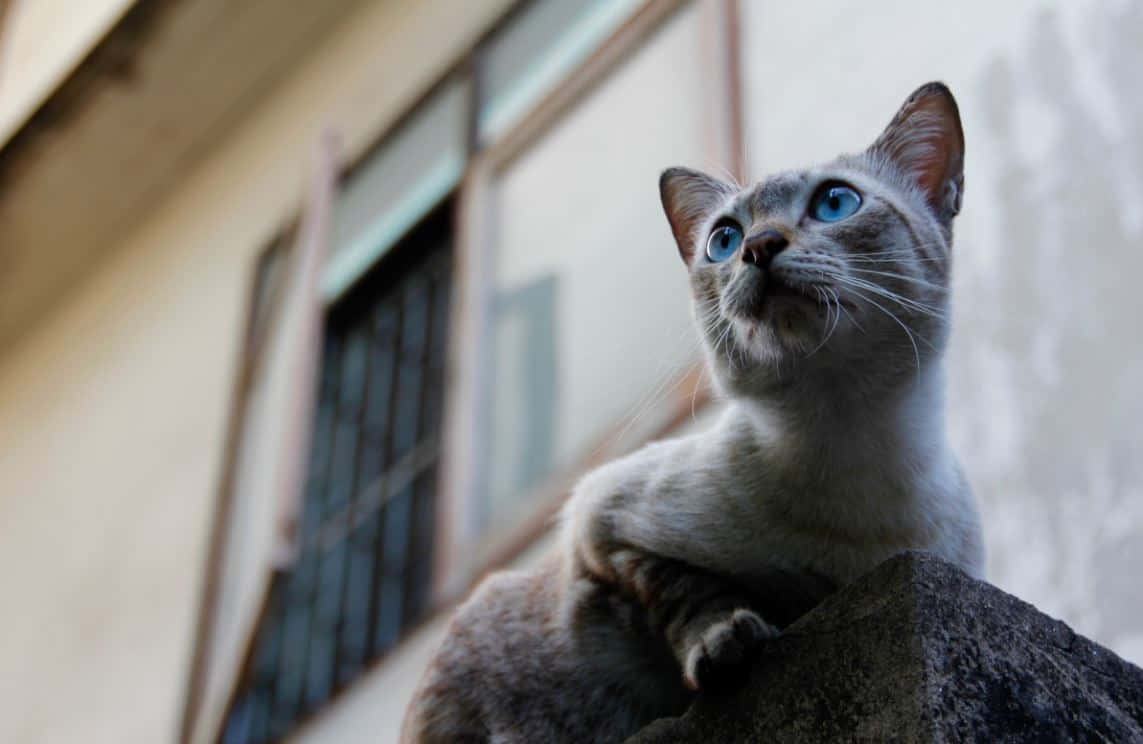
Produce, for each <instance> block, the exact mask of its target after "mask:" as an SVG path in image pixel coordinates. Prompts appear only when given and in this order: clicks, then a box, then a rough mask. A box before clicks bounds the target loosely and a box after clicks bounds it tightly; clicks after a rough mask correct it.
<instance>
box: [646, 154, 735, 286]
mask: <svg viewBox="0 0 1143 744" xmlns="http://www.w3.org/2000/svg"><path fill="white" fill-rule="evenodd" d="M733 193H734V189H733V188H732V187H731V186H730V185H728V184H725V183H723V182H722V181H719V180H718V179H716V178H711V177H710V176H708V175H706V174H705V173H699V172H698V171H693V170H691V169H689V168H668V169H667V170H665V171H663V175H661V176H659V198H660V199H662V201H663V211H664V212H666V213H667V221H668V222H670V223H671V232H673V233H674V234H675V242H676V243H677V244H678V246H679V255H681V256H682V257H683V261H684V262H686V263H687V264H688V265H689V264H690V262H691V257H692V256H693V255H694V252H695V245H696V244H697V242H698V241H699V239H700V238H701V236H699V235H696V234H695V231H696V230H698V229H699V226H700V225H702V223H703V222H704V221H705V220H706V219H707V218H708V217H709V216H710V214H711V212H713V211H714V210H716V209H718V208H719V207H721V206H722V205H723V204H724V203H725V202H726V199H727V197H728V196H730V195H731V194H733Z"/></svg>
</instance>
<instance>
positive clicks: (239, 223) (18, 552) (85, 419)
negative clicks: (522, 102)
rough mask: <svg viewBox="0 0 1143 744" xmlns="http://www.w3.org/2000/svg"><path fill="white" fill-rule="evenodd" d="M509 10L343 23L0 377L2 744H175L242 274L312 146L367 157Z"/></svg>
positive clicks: (395, 8) (491, 4)
mask: <svg viewBox="0 0 1143 744" xmlns="http://www.w3.org/2000/svg"><path fill="white" fill-rule="evenodd" d="M506 5H507V2H506V1H505V0H489V1H488V2H468V3H464V4H458V5H455V6H453V7H444V6H442V5H441V4H436V5H430V4H423V3H418V2H416V0H396V1H394V0H389V1H386V2H381V1H380V0H379V1H378V2H375V3H371V4H368V5H366V6H365V7H364V8H363V9H362V10H361V12H360V13H359V14H358V15H356V16H355V17H351V18H347V19H345V22H344V24H343V26H342V27H341V29H340V30H339V31H337V32H336V33H335V34H334V35H333V36H332V37H331V38H330V39H328V40H327V41H326V42H325V43H324V44H323V45H322V46H321V47H319V48H318V49H316V50H315V51H314V53H313V56H312V58H311V59H309V60H308V61H307V62H306V63H305V64H304V66H303V67H302V68H301V69H300V70H299V72H298V73H297V74H296V75H295V76H294V77H293V79H291V80H290V81H289V82H288V83H287V84H285V85H284V86H283V88H282V89H281V90H280V91H279V92H278V93H277V94H276V95H275V96H273V97H272V98H271V99H270V100H268V101H267V102H266V103H264V104H263V105H262V106H261V108H260V109H259V110H258V111H256V112H252V114H251V116H250V118H249V119H248V120H247V121H246V122H245V124H244V125H243V126H242V127H241V129H240V131H238V132H237V134H236V135H235V136H233V137H232V138H231V139H230V140H229V141H227V142H225V143H220V148H219V149H218V150H217V151H216V152H215V153H214V154H213V155H212V156H211V157H210V158H209V160H207V161H205V162H203V163H202V165H201V166H200V167H199V168H198V169H197V170H196V171H195V172H194V173H193V174H190V175H189V176H188V177H187V179H186V181H185V186H184V187H183V189H182V190H181V192H180V193H178V194H177V195H176V196H174V197H173V198H172V199H170V200H169V201H168V202H167V203H165V204H164V205H163V206H162V207H161V208H160V209H158V210H157V211H156V212H155V213H154V214H153V215H152V216H151V218H150V219H149V221H148V222H146V223H145V224H143V225H140V226H138V227H137V228H136V229H134V230H132V231H131V233H130V234H129V235H128V236H127V237H125V239H124V240H123V244H122V246H121V248H120V249H119V250H118V251H117V252H116V253H115V254H114V257H113V258H112V259H110V260H109V261H108V262H107V264H106V265H104V266H103V267H101V269H100V270H99V271H98V272H96V273H95V274H94V275H93V276H92V277H91V278H90V279H89V280H88V281H87V282H86V284H85V285H84V286H83V287H82V288H81V289H80V290H79V291H78V292H76V294H75V295H74V296H73V297H71V298H68V299H67V300H66V301H61V307H60V309H59V310H58V311H57V312H56V313H55V314H54V315H53V316H52V317H50V318H47V319H45V321H44V322H43V324H42V326H41V329H40V330H39V331H38V332H37V333H36V334H35V335H34V336H31V337H29V338H28V339H27V340H26V341H25V342H23V343H22V344H21V345H20V346H18V347H16V348H15V349H13V350H12V351H10V352H8V353H7V354H6V356H5V357H4V358H2V359H0V422H3V423H2V425H0V587H3V594H4V605H5V608H6V611H5V616H4V620H3V622H2V626H0V627H2V631H3V632H0V670H2V671H0V689H2V693H0V699H2V700H3V702H2V703H0V741H5V742H9V741H11V742H21V743H25V742H26V743H28V744H39V743H40V742H61V743H62V742H75V741H84V742H93V743H94V742H111V743H114V744H120V743H121V742H148V743H150V742H162V741H169V740H170V739H171V738H172V736H173V734H174V730H175V726H176V725H177V717H178V713H179V708H180V705H181V702H182V697H181V696H182V685H183V683H184V678H185V672H186V666H185V665H186V664H187V662H188V660H189V655H190V641H191V638H192V630H193V623H194V620H195V617H196V600H197V594H198V591H199V582H200V572H201V569H202V567H203V550H204V548H205V545H206V534H207V528H208V524H209V507H210V505H211V504H212V501H213V497H214V494H215V489H216V486H217V480H218V468H219V463H220V461H221V454H222V453H221V446H222V432H223V430H224V427H225V420H226V415H227V404H228V396H229V393H230V387H231V384H232V375H233V371H234V368H235V363H236V358H237V347H238V337H239V330H240V326H241V323H242V319H243V312H244V307H245V302H246V297H245V293H246V288H247V286H248V280H249V272H250V271H251V270H252V268H253V256H254V253H255V251H256V250H257V249H258V248H259V247H260V246H261V245H262V244H263V243H264V242H265V241H266V240H267V239H268V238H269V237H271V235H272V234H273V232H274V231H275V230H276V229H277V226H278V225H279V224H280V223H281V221H282V220H283V219H284V218H285V217H286V216H287V215H289V214H290V212H291V211H292V210H293V209H294V208H295V206H296V203H297V199H298V194H299V193H300V191H301V189H302V187H303V184H304V173H305V168H306V166H307V159H308V156H309V153H310V150H311V143H312V141H313V137H314V135H315V133H316V132H317V131H318V130H319V128H320V126H322V125H323V124H331V125H334V126H336V127H337V128H338V129H339V130H340V131H341V132H342V134H343V143H344V145H345V149H346V151H347V152H350V153H352V152H354V151H358V150H360V149H361V148H362V147H363V146H364V145H365V144H366V143H367V142H368V141H369V140H370V139H372V138H373V137H374V136H376V134H377V132H379V131H380V130H381V129H382V128H383V127H384V126H385V124H386V123H387V122H390V121H392V120H393V119H394V118H395V117H396V116H397V115H398V114H400V113H401V112H402V111H403V110H404V109H405V108H406V107H407V106H408V105H409V102H410V101H411V100H412V99H413V98H415V97H416V96H417V95H418V94H419V93H420V91H421V90H423V89H424V87H425V86H426V85H427V84H428V83H429V82H431V81H432V80H433V79H434V78H435V77H437V76H438V75H439V74H440V72H441V71H442V70H443V69H444V68H445V67H446V66H447V65H448V64H449V63H450V62H451V61H452V60H453V59H455V57H456V55H457V54H458V53H459V51H462V50H464V49H465V48H466V47H467V45H469V44H470V43H471V41H472V39H473V38H474V36H475V35H476V34H477V33H479V32H480V31H481V30H483V29H484V28H486V27H487V25H488V24H489V23H490V22H491V21H492V20H493V19H494V18H495V17H496V16H497V15H499V13H500V12H502V10H503V9H504V8H505V6H506ZM425 38H433V39H435V40H436V42H435V43H434V44H432V45H425V44H423V43H422V41H423V39H425ZM61 219H66V216H65V215H61Z"/></svg>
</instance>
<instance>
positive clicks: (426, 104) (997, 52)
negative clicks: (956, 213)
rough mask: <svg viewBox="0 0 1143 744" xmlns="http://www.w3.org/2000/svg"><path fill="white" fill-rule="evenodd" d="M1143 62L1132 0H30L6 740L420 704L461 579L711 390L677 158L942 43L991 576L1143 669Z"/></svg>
mask: <svg viewBox="0 0 1143 744" xmlns="http://www.w3.org/2000/svg"><path fill="white" fill-rule="evenodd" d="M1140 69H1143V4H1140V3H1137V2H1131V1H1130V0H1055V1H1049V0H1008V1H1006V2H1003V3H999V2H995V1H994V0H962V1H961V2H959V3H955V4H954V3H944V2H941V3H938V2H912V3H898V2H892V1H891V0H863V2H840V1H838V0H828V1H827V0H820V1H809V0H806V1H803V2H798V3H791V2H785V1H784V0H690V1H689V2H688V1H685V0H595V1H586V0H584V1H582V2H581V1H579V0H575V1H573V0H530V1H527V2H517V1H514V0H242V1H241V2H235V1H234V0H135V1H132V0H8V1H7V3H4V2H0V587H2V594H3V597H4V612H3V619H2V620H0V701H2V702H0V741H4V742H20V743H21V744H38V743H41V742H43V743H47V742H51V743H55V742H77V741H83V742H91V743H96V742H109V743H110V742H114V743H115V744H121V743H123V742H148V743H149V742H176V741H177V742H180V743H187V744H189V743H191V742H194V743H196V744H197V743H200V742H201V743H208V742H210V743H213V742H216V741H220V740H221V741H223V742H226V743H227V744H245V743H247V742H268V741H289V742H298V743H308V742H322V743H323V744H330V743H333V742H360V741H370V742H388V741H395V740H396V736H397V731H398V727H399V724H400V720H401V715H402V711H403V708H404V706H405V703H406V702H407V700H408V696H409V695H410V694H411V692H412V689H413V687H414V685H415V684H416V682H417V678H418V676H419V675H420V672H421V669H422V667H423V664H424V663H425V661H426V659H427V657H428V655H429V654H430V653H431V652H432V651H433V650H434V648H435V646H436V644H437V643H439V640H440V637H441V634H442V632H443V627H444V625H443V624H444V622H445V620H446V618H447V614H448V609H449V607H450V606H452V605H453V604H454V603H455V602H456V601H457V600H458V599H459V598H462V597H463V596H464V594H465V592H466V591H467V590H468V588H470V587H471V585H472V583H473V582H474V581H476V580H478V579H479V577H480V576H481V575H483V574H484V573H485V572H487V571H488V570H490V569H492V568H495V567H501V566H506V565H527V564H528V563H529V562H531V561H533V560H534V559H535V556H536V555H538V554H539V553H540V552H542V551H543V550H545V549H546V547H547V545H548V542H547V541H548V526H549V524H550V519H551V516H552V515H553V513H554V512H555V510H556V509H557V508H558V506H559V504H560V501H561V499H562V498H563V497H564V495H565V494H566V492H567V488H568V486H569V484H570V483H571V482H572V481H573V480H574V479H575V477H576V476H577V475H578V474H580V473H582V472H583V471H584V470H585V469H587V468H590V467H592V466H594V465H596V464H598V463H600V462H603V461H605V460H607V459H609V458H611V457H614V456H616V455H617V454H619V453H622V452H625V451H628V450H630V449H632V448H635V447H637V446H639V445H640V444H642V443H643V442H645V441H647V440H648V439H651V438H655V437H659V436H664V435H667V434H671V433H678V432H681V431H685V430H688V429H690V428H692V427H698V426H702V425H704V424H705V423H706V421H707V420H708V419H709V418H710V417H711V416H712V414H713V412H715V411H716V410H717V408H718V405H719V403H718V401H717V400H712V399H711V396H710V395H709V394H708V391H707V390H706V387H705V385H704V382H705V380H704V378H703V375H702V374H701V371H700V367H699V366H698V364H697V361H698V348H697V343H696V340H695V334H694V332H693V331H692V329H691V326H690V319H689V310H688V303H687V289H686V276H685V270H684V268H683V266H682V264H681V262H680V261H679V258H678V256H677V253H676V249H675V247H674V244H673V242H672V240H671V237H670V232H669V230H668V227H667V223H666V220H665V219H664V218H663V216H662V214H661V210H660V207H659V203H658V193H657V178H658V174H659V172H660V171H661V170H662V169H663V168H664V167H666V166H669V165H677V164H683V165H690V166H693V167H698V168H704V169H708V170H711V171H712V172H718V173H726V174H730V175H734V176H737V177H739V178H741V179H745V180H751V181H754V180H757V179H759V178H761V177H762V176H764V175H765V174H766V173H767V172H770V171H773V170H776V169H781V168H786V167H793V166H801V165H806V164H809V163H813V162H818V161H822V160H825V159H828V158H831V157H833V156H834V155H835V154H837V153H838V152H840V151H856V150H860V149H863V148H864V147H865V146H866V145H867V144H868V143H869V142H871V141H872V139H873V138H874V137H875V136H876V135H877V133H878V132H879V131H880V130H881V128H882V127H883V126H884V124H885V123H886V122H887V121H888V119H889V117H890V116H891V115H892V113H893V112H894V111H895V110H896V109H897V107H898V105H899V104H900V103H901V101H902V100H903V98H904V97H905V96H906V95H907V94H908V93H909V92H910V91H912V90H913V89H914V88H915V87H916V86H917V85H919V84H921V83H923V82H926V81H928V80H930V79H941V80H944V81H946V82H947V83H948V84H949V85H950V86H951V87H952V89H953V91H954V93H955V94H956V95H957V97H958V99H959V101H960V106H961V113H962V116H963V120H964V128H965V132H966V139H967V152H968V156H967V165H966V173H967V179H966V181H967V187H966V188H967V193H966V198H965V202H964V211H963V213H962V215H961V217H960V218H959V221H958V223H957V243H956V249H955V255H956V258H957V268H956V281H955V292H954V300H955V332H954V337H953V342H952V347H951V349H950V351H949V354H948V361H949V367H950V395H949V406H950V417H949V418H950V422H951V426H952V429H953V436H954V439H955V443H956V445H957V447H958V450H959V452H960V454H961V457H962V461H963V463H964V465H965V467H966V469H967V470H968V473H969V475H970V477H971V479H972V481H973V483H974V485H975V487H976V490H977V494H978V498H979V500H980V503H981V509H982V512H983V518H984V525H985V532H986V536H987V542H988V551H989V558H988V572H989V578H990V579H991V580H992V581H993V582H995V583H996V584H998V585H999V586H1000V587H1002V588H1004V589H1006V590H1008V591H1011V592H1013V593H1015V594H1017V595H1019V596H1020V597H1022V598H1024V599H1026V600H1028V601H1030V602H1032V603H1034V604H1035V605H1037V606H1038V607H1039V608H1040V609H1042V610H1043V611H1045V612H1047V613H1049V614H1051V615H1054V616H1057V617H1060V618H1062V619H1063V620H1065V621H1067V622H1068V623H1070V624H1072V625H1073V626H1074V627H1075V628H1076V629H1077V630H1078V631H1079V632H1081V633H1084V634H1086V635H1088V636H1091V637H1093V638H1095V639H1096V640H1098V641H1100V642H1101V643H1104V644H1106V645H1108V646H1110V647H1111V648H1112V649H1113V650H1115V651H1117V652H1118V653H1120V654H1122V655H1123V656H1125V657H1126V658H1128V659H1131V660H1133V661H1135V662H1136V663H1139V662H1141V661H1143V599H1141V597H1140V589H1139V587H1140V580H1139V576H1140V574H1141V573H1143V458H1141V457H1140V456H1139V453H1140V451H1141V449H1143V448H1141V445H1143V423H1141V422H1143V388H1141V387H1140V385H1139V382H1140V380H1141V379H1143V354H1141V343H1140V342H1141V340H1143V339H1141V337H1140V330H1139V327H1138V323H1139V318H1140V310H1141V308H1143V301H1141V300H1140V292H1139V289H1138V286H1139V277H1140V276H1141V275H1143V251H1141V250H1140V238H1141V232H1143V86H1141V85H1140V83H1139V80H1138V71H1139V70H1140ZM860 434H861V433H860V432H854V436H860Z"/></svg>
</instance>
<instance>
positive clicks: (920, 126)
mask: <svg viewBox="0 0 1143 744" xmlns="http://www.w3.org/2000/svg"><path fill="white" fill-rule="evenodd" d="M869 152H870V153H871V154H873V155H874V156H875V157H882V158H885V159H887V160H889V161H890V162H892V163H893V164H894V165H895V166H896V167H897V168H898V169H900V171H901V172H902V173H904V174H905V175H907V176H909V177H910V178H912V179H913V181H914V182H915V183H916V184H917V185H918V186H919V187H920V188H921V190H922V192H923V193H924V195H925V199H926V201H928V203H929V206H930V207H931V208H932V210H933V212H934V213H936V215H937V217H938V218H939V219H940V221H941V223H942V224H943V225H945V226H946V227H948V226H949V225H950V224H951V222H952V219H953V217H955V216H956V215H957V213H958V212H960V205H961V198H962V197H963V195H964V131H963V130H962V129H961V125H960V112H959V111H958V110H957V105H956V99H955V98H953V94H952V92H951V91H949V89H948V88H947V87H945V85H944V84H943V83H928V84H926V85H922V86H921V87H920V88H917V90H915V91H913V94H912V95H910V96H909V97H908V98H907V99H906V100H905V103H904V104H903V105H902V106H901V110H900V111H898V112H897V115H896V116H894V117H893V121H891V122H889V126H887V127H886V128H885V131H884V132H882V133H881V136H880V137H878V138H877V141H876V142H874V143H873V145H872V146H871V147H870V148H869Z"/></svg>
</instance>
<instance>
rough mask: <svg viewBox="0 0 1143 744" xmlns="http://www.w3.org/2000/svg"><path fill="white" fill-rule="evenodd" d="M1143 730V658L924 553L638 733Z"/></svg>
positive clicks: (1070, 736)
mask: <svg viewBox="0 0 1143 744" xmlns="http://www.w3.org/2000/svg"><path fill="white" fill-rule="evenodd" d="M854 740H857V741H863V740H864V741H900V742H945V741H1017V742H1045V741H1082V742H1143V669H1140V668H1139V667H1136V666H1134V665H1132V664H1130V663H1128V662H1126V661H1124V660H1122V659H1120V658H1119V657H1118V656H1116V655H1115V654H1113V653H1112V652H1110V651H1108V650H1107V649H1105V648H1103V647H1102V646H1099V645H1098V644H1096V643H1094V642H1092V641H1090V640H1088V639H1086V638H1084V637H1082V636H1079V635H1076V634H1075V633H1074V632H1073V631H1072V630H1071V629H1070V628H1069V627H1068V626H1067V625H1065V624H1064V623H1062V622H1060V621H1058V620H1054V619H1052V618H1050V617H1048V616H1046V615H1044V614H1042V613H1040V612H1039V611H1037V610H1036V609H1035V608H1034V607H1032V606H1031V605H1029V604H1027V603H1026V602H1023V601H1021V600H1019V599H1017V598H1016V597H1013V596H1012V595H1010V594H1006V593H1005V592H1002V591H1000V590H999V589H997V588H995V587H993V586H991V585H990V584H986V583H983V582H980V581H977V580H975V579H972V578H970V577H969V576H967V575H966V574H965V573H963V572H962V571H960V570H959V569H957V568H955V567H953V566H951V565H949V564H947V563H944V562H942V561H940V560H938V559H936V558H933V557H931V556H927V555H925V554H922V553H906V554H903V555H901V556H898V557H896V558H893V559H892V560H890V561H887V562H886V563H884V564H883V565H882V566H880V567H879V568H877V569H875V570H874V571H872V572H871V573H870V574H869V575H867V576H865V577H864V578H862V579H860V580H858V581H857V582H855V583H854V584H852V585H851V586H849V587H847V588H845V589H843V590H842V591H840V592H838V593H837V594H835V595H834V596H832V597H830V598H829V599H827V600H826V601H825V602H823V603H822V604H821V605H820V606H819V607H818V608H816V609H815V610H813V611H812V612H810V613H809V614H807V615H806V616H805V617H803V618H802V619H801V620H799V621H798V622H797V623H795V624H794V625H792V626H790V628H788V629H787V630H786V632H785V633H784V634H783V635H782V636H781V637H779V638H778V639H776V640H774V641H773V642H771V643H770V644H768V645H767V646H766V648H765V649H764V650H763V652H762V654H761V656H760V658H759V659H758V660H757V662H756V663H755V665H754V667H753V669H752V671H751V675H750V679H749V681H748V683H747V684H745V685H744V686H743V687H742V688H740V689H739V690H737V691H735V692H732V693H728V694H724V695H722V696H719V697H714V696H707V697H702V698H700V699H699V700H698V701H696V703H695V704H694V705H693V706H692V707H691V709H690V710H689V711H688V712H687V713H686V715H684V716H682V717H680V718H671V719H663V720H660V721H656V722H655V723H653V724H651V725H650V726H648V727H647V728H646V729H644V730H643V731H642V732H640V733H639V734H637V735H636V736H635V737H633V738H632V739H630V740H629V741H630V742H631V743H632V744H661V743H666V742H827V741H828V742H835V741H854Z"/></svg>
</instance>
